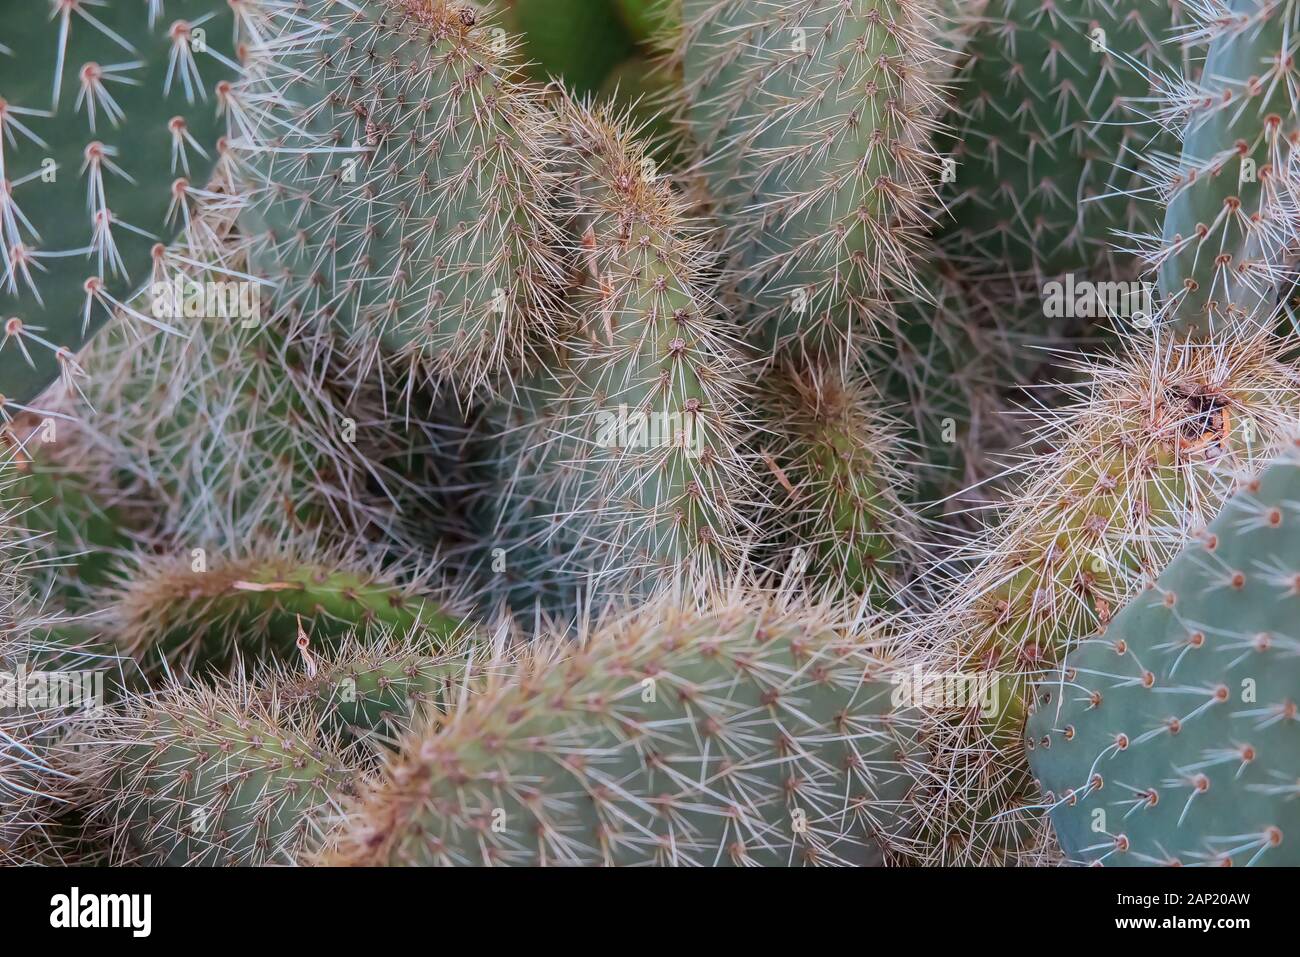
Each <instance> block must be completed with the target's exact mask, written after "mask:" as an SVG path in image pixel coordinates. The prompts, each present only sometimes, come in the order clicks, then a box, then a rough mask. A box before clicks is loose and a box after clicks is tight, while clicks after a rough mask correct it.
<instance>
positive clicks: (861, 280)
mask: <svg viewBox="0 0 1300 957" xmlns="http://www.w3.org/2000/svg"><path fill="white" fill-rule="evenodd" d="M939 19H940V18H939V16H938V14H937V11H936V10H935V9H934V8H933V6H932V5H931V4H930V3H929V2H928V0H864V2H863V3H860V4H839V3H821V2H818V0H797V2H795V3H792V4H781V3H774V2H768V0H727V2H722V3H719V2H715V0H685V2H684V4H683V12H682V21H683V28H682V33H681V44H680V48H679V50H678V51H677V52H676V53H675V54H674V59H673V61H670V62H680V64H681V68H682V70H683V75H684V83H685V100H686V103H685V107H684V122H685V124H686V127H687V129H688V131H689V132H690V134H691V135H692V136H693V137H694V139H695V141H696V144H697V146H698V150H699V160H698V166H699V168H700V170H701V171H702V172H703V174H704V176H705V178H706V179H707V181H708V184H709V186H710V187H711V189H712V193H713V199H714V200H715V201H716V203H717V204H718V207H719V213H720V216H721V218H722V219H723V221H724V223H725V225H726V227H727V236H726V248H725V258H726V261H727V265H728V271H729V274H730V276H731V277H732V279H733V280H734V282H735V284H736V285H737V287H738V288H737V290H736V298H737V301H738V302H739V303H741V304H742V305H743V306H744V308H745V309H746V312H747V318H746V329H747V330H748V331H749V333H750V338H751V340H752V341H754V342H755V343H756V344H758V345H759V346H761V347H765V348H769V349H772V350H774V351H778V352H779V351H781V350H782V349H783V348H785V347H786V346H788V345H791V344H798V345H799V346H800V347H801V348H804V349H806V350H808V351H810V352H814V353H827V354H830V355H836V354H845V353H846V352H851V350H852V349H853V348H854V347H855V344H856V343H859V342H861V341H863V340H864V339H865V334H866V332H868V331H869V330H870V328H871V326H872V324H873V323H874V321H875V320H876V318H877V317H878V316H879V315H880V314H882V313H885V312H887V311H888V305H889V301H890V298H891V294H890V289H891V287H892V286H899V287H901V288H904V289H907V290H909V291H910V292H917V291H919V290H920V286H919V284H918V283H916V282H915V281H914V277H915V272H916V268H915V253H916V252H917V250H918V248H919V245H920V240H921V239H922V237H923V233H924V230H925V228H926V227H927V225H928V222H927V219H928V217H930V216H932V215H933V214H932V212H931V210H930V209H929V208H928V207H929V206H930V205H932V204H933V202H934V193H935V184H936V183H937V181H938V178H939V177H938V172H939V157H938V156H937V155H936V154H935V153H934V151H933V149H932V147H931V146H930V143H929V140H930V138H931V136H932V134H933V133H934V131H935V130H936V128H937V126H938V123H939V114H940V112H941V110H942V107H943V95H942V94H943V91H942V89H941V88H940V87H939V86H938V85H937V84H936V82H935V77H936V75H939V74H941V73H942V72H943V70H942V69H941V68H940V66H939V64H940V63H942V62H943V61H944V60H945V58H946V57H947V53H946V51H945V50H944V49H943V48H942V47H941V46H940V45H939V43H938V39H939Z"/></svg>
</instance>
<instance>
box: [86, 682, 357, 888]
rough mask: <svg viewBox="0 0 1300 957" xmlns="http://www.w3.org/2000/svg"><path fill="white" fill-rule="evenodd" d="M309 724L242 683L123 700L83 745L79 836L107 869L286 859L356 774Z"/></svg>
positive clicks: (311, 835)
mask: <svg viewBox="0 0 1300 957" xmlns="http://www.w3.org/2000/svg"><path fill="white" fill-rule="evenodd" d="M313 718H314V715H313V713H312V712H310V711H306V710H304V709H301V708H295V707H293V706H288V705H286V706H281V705H279V703H277V702H271V703H266V702H263V701H261V700H260V699H259V697H258V695H257V694H256V691H255V689H254V688H253V687H252V686H250V685H249V684H247V683H246V682H243V681H235V682H233V683H229V684H222V685H218V686H216V687H211V688H204V687H198V688H182V687H179V686H171V687H167V688H165V689H163V690H160V691H157V692H154V693H152V694H150V695H147V696H140V697H136V698H134V699H132V700H130V701H129V702H127V703H126V705H124V706H123V708H122V709H120V710H119V711H118V712H117V713H115V714H114V715H113V717H112V719H111V720H109V721H105V722H102V723H99V724H96V726H95V727H94V728H93V733H92V736H91V737H90V739H89V740H88V741H87V742H86V743H85V744H84V745H83V746H82V749H81V757H82V759H83V760H84V761H85V762H87V766H86V767H84V768H82V769H81V771H80V774H79V775H78V776H79V778H80V779H81V786H82V787H83V788H84V790H85V792H86V793H85V794H84V795H83V796H82V798H81V805H82V807H84V808H85V809H86V812H87V816H88V826H87V831H88V833H89V834H91V835H93V836H95V837H96V838H99V839H101V840H104V841H105V842H107V843H108V844H109V846H110V847H111V849H112V854H111V860H112V861H113V862H114V863H117V864H127V863H131V864H144V865H152V866H178V865H199V866H214V865H226V866H240V865H245V866H246V865H260V864H272V863H292V862H293V860H294V859H295V858H296V857H297V856H298V855H299V854H300V853H301V852H302V850H303V849H304V848H305V847H307V846H308V845H310V844H311V842H312V841H313V840H314V839H315V837H316V835H317V834H318V829H319V822H320V821H321V820H323V819H324V818H326V817H327V816H328V815H329V813H331V809H332V808H334V807H336V806H337V803H338V799H339V796H340V795H342V794H344V793H346V791H347V789H348V788H349V787H350V786H351V782H352V779H353V775H354V768H355V766H354V765H353V764H352V762H351V758H350V756H349V754H348V753H347V751H346V749H344V748H342V747H340V746H339V745H338V743H337V742H335V741H333V740H330V739H328V738H325V737H323V736H322V735H320V734H319V732H317V731H315V730H313V729H314V721H313Z"/></svg>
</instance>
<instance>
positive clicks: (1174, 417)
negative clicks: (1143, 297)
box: [909, 333, 1300, 862]
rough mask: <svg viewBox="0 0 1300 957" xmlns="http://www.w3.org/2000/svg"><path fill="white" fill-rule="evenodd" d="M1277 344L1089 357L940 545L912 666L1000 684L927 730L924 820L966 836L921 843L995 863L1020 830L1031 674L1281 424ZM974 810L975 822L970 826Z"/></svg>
mask: <svg viewBox="0 0 1300 957" xmlns="http://www.w3.org/2000/svg"><path fill="white" fill-rule="evenodd" d="M1287 347H1288V346H1287V340H1277V339H1275V338H1273V337H1272V336H1270V335H1268V334H1264V333H1261V334H1259V335H1258V336H1256V337H1255V338H1253V339H1250V340H1245V341H1236V340H1228V341H1218V342H1212V343H1205V344H1195V345H1193V344H1183V345H1173V344H1172V343H1169V342H1165V343H1163V344H1162V345H1161V346H1158V347H1154V346H1153V345H1152V344H1151V343H1150V342H1149V341H1146V340H1137V341H1134V342H1133V343H1132V347H1131V351H1130V352H1129V353H1128V354H1127V355H1125V356H1122V357H1120V358H1118V359H1114V360H1104V359H1103V360H1093V362H1092V363H1091V365H1092V368H1091V369H1090V370H1088V377H1087V381H1085V382H1084V383H1083V384H1082V385H1080V386H1078V387H1075V390H1074V391H1075V392H1076V396H1077V401H1076V403H1075V407H1074V408H1069V407H1067V408H1064V409H1062V410H1058V411H1055V412H1052V413H1050V414H1048V415H1046V417H1045V418H1044V420H1043V422H1042V423H1041V426H1040V428H1039V438H1040V439H1042V440H1044V441H1045V442H1047V443H1050V444H1049V450H1048V451H1046V452H1043V453H1042V454H1037V455H1033V456H1031V457H1029V458H1027V459H1026V461H1025V463H1024V464H1023V465H1022V466H1021V467H1020V470H1019V471H1020V476H1021V478H1020V481H1019V482H1018V487H1015V488H1013V489H1012V490H1011V492H1010V494H1009V496H1008V500H1007V504H1006V505H1005V506H1003V507H1002V508H1001V509H1000V514H999V515H998V516H997V517H996V520H995V521H991V522H990V523H989V526H988V528H987V529H986V531H985V532H984V533H983V534H981V535H979V536H978V537H977V538H976V540H975V542H974V544H973V545H970V544H968V545H967V546H965V547H964V548H963V549H961V550H960V552H961V553H959V554H957V555H955V559H956V560H957V562H958V567H960V562H961V561H962V560H963V554H964V555H966V556H969V557H970V558H973V559H974V560H975V562H974V567H973V568H972V569H971V570H970V571H969V572H968V573H966V574H964V575H963V576H962V577H960V578H959V579H958V580H957V581H956V582H955V583H954V586H953V588H952V591H951V593H950V595H949V597H948V598H946V599H945V600H944V601H943V602H942V603H941V604H940V605H939V607H938V608H936V609H935V610H934V611H932V612H925V613H923V614H922V615H920V616H919V620H918V623H917V625H916V626H915V628H913V629H910V630H909V635H910V638H909V643H910V645H911V653H913V654H915V655H916V656H917V659H918V660H919V661H921V662H922V663H923V667H924V668H925V669H926V670H927V671H932V672H935V673H942V674H950V673H951V674H968V673H978V674H984V675H990V676H994V677H996V678H997V680H998V681H999V682H1000V683H1001V685H1002V689H1003V690H1002V698H1003V701H1002V706H1001V707H1000V709H999V713H998V714H997V715H993V716H991V717H990V716H978V715H976V716H971V715H967V716H950V718H951V720H945V721H941V722H939V725H938V727H937V728H936V732H935V741H936V744H935V749H936V753H937V754H938V758H937V766H939V767H940V768H941V770H938V771H937V772H936V773H937V774H938V775H939V776H940V777H945V776H946V777H948V781H947V786H945V787H943V788H940V789H938V790H937V791H936V793H935V795H934V798H933V802H932V803H931V804H929V805H928V806H927V807H926V809H925V811H924V812H923V816H925V817H927V818H929V819H930V820H931V821H932V822H933V823H934V827H935V828H936V831H937V832H942V831H946V830H955V831H958V832H962V831H964V832H965V834H964V838H963V840H962V841H961V842H960V843H959V844H957V845H956V846H949V845H947V844H942V843H940V842H936V843H935V845H934V846H935V847H936V848H937V849H939V850H940V851H941V853H942V854H943V855H945V859H949V860H959V861H965V862H971V861H984V860H989V859H994V860H996V859H997V858H998V855H1000V854H1002V853H1004V852H1006V851H1008V850H1009V849H1008V848H1007V847H1004V846H1001V844H1002V842H1005V841H1011V842H1013V843H1015V842H1020V841H1023V840H1026V839H1025V838H1024V834H1025V833H1026V831H1034V828H1033V827H1032V826H1030V825H1031V824H1032V822H1029V821H1028V818H1027V817H1026V816H1025V815H1015V814H1008V813H1007V812H1014V811H1017V810H1018V809H1019V808H1020V807H1021V806H1022V805H1024V804H1028V803H1032V784H1031V782H1030V781H1029V779H1028V774H1027V768H1026V766H1025V765H1024V761H1023V754H1022V751H1021V748H1020V735H1021V727H1022V724H1023V720H1024V716H1025V709H1026V706H1027V704H1028V699H1027V690H1026V686H1027V682H1028V681H1029V678H1030V676H1032V675H1035V674H1037V673H1038V672H1039V671H1040V670H1041V669H1042V667H1043V666H1044V663H1045V662H1056V661H1060V660H1061V657H1062V656H1063V655H1064V654H1065V653H1066V652H1067V650H1068V648H1069V647H1071V645H1072V644H1073V643H1074V642H1076V641H1079V640H1081V639H1082V638H1084V637H1086V636H1088V635H1090V634H1091V633H1092V632H1093V631H1094V630H1095V628H1096V627H1097V626H1098V625H1099V624H1104V623H1105V622H1106V621H1109V620H1110V618H1111V617H1112V616H1113V615H1114V614H1115V613H1116V612H1117V611H1118V610H1119V609H1120V608H1121V607H1123V605H1124V604H1125V602H1126V601H1127V600H1128V599H1129V598H1130V597H1131V595H1132V594H1133V592H1134V589H1135V588H1136V587H1137V585H1138V583H1139V582H1140V581H1141V580H1142V577H1143V576H1144V575H1148V576H1149V575H1153V574H1157V573H1158V572H1159V570H1160V569H1161V568H1163V567H1164V566H1165V565H1166V564H1167V563H1168V562H1169V560H1170V559H1171V558H1172V557H1173V555H1175V554H1176V553H1177V551H1178V549H1179V547H1180V546H1181V543H1182V542H1183V541H1185V540H1186V538H1187V536H1188V535H1190V534H1191V533H1192V531H1193V530H1195V529H1196V528H1199V527H1203V526H1204V525H1206V524H1208V522H1209V521H1211V520H1212V519H1213V518H1214V516H1215V515H1216V514H1217V512H1218V510H1219V508H1220V507H1221V506H1222V503H1223V502H1224V501H1225V499H1226V498H1227V497H1228V495H1230V494H1231V492H1232V490H1233V488H1234V483H1235V481H1236V479H1237V478H1238V477H1239V475H1240V474H1241V473H1242V471H1243V470H1248V469H1249V468H1250V467H1251V466H1252V463H1253V462H1254V461H1255V460H1256V459H1257V458H1258V457H1259V456H1261V455H1264V454H1266V453H1267V450H1268V449H1269V448H1271V447H1272V446H1273V445H1274V444H1275V443H1276V442H1277V441H1279V439H1280V438H1281V437H1283V436H1285V435H1288V434H1289V433H1290V430H1291V429H1292V428H1293V423H1294V421H1295V417H1296V415H1297V414H1298V412H1300V379H1297V377H1296V375H1295V372H1294V371H1293V370H1292V369H1291V368H1290V367H1289V366H1288V365H1287V364H1286V363H1284V362H1281V361H1279V360H1277V359H1275V358H1272V357H1273V356H1276V355H1279V354H1281V353H1283V352H1284V351H1285V350H1286V348H1287ZM955 796H957V797H956V799H955ZM975 813H977V814H979V815H980V816H981V817H982V818H984V820H983V821H981V822H976V823H973V824H972V823H971V821H970V817H971V815H972V814H975ZM954 822H964V823H963V824H961V825H954ZM1035 833H1037V832H1036V831H1035ZM1028 840H1030V841H1032V840H1033V838H1030V839H1028ZM1013 850H1016V851H1018V850H1023V851H1026V852H1027V853H1030V854H1031V855H1032V854H1036V853H1039V852H1041V847H1027V846H1023V847H1018V848H1016V849H1013Z"/></svg>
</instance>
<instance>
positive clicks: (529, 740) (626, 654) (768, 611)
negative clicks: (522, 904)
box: [320, 602, 921, 865]
mask: <svg viewBox="0 0 1300 957" xmlns="http://www.w3.org/2000/svg"><path fill="white" fill-rule="evenodd" d="M812 614H813V615H815V613H812ZM887 682H888V670H887V667H886V664H885V663H884V662H882V661H881V660H880V659H878V658H876V657H875V656H874V655H873V654H872V653H871V650H870V649H869V648H867V647H864V646H863V645H861V644H859V643H855V642H853V641H850V640H847V639H846V638H845V637H843V636H842V635H840V634H837V633H836V632H835V631H834V629H832V628H829V627H826V625H825V624H823V623H822V622H820V621H819V620H818V619H817V618H815V617H812V616H805V617H798V616H796V615H794V614H792V613H789V612H785V611H782V610H781V609H778V608H773V607H762V606H761V605H754V604H752V603H742V602H735V603H732V604H730V605H724V606H722V607H721V608H719V609H717V610H715V611H712V612H710V613H708V614H704V615H701V616H696V615H692V614H681V613H680V612H678V613H674V612H673V611H672V609H671V607H670V606H668V605H663V606H655V605H651V606H648V607H647V608H646V609H644V610H643V611H642V613H641V614H640V615H638V616H633V617H630V618H628V620H626V621H622V622H618V623H616V624H615V625H614V626H613V627H612V628H608V629H606V630H601V631H599V632H597V633H595V634H593V635H592V637H591V640H590V641H588V642H586V643H585V644H583V645H581V646H578V647H576V648H575V647H573V646H571V645H568V644H559V645H556V644H549V643H547V644H542V645H540V646H538V647H536V648H534V649H532V650H531V651H530V652H529V654H528V656H527V658H526V659H525V660H524V661H522V662H520V663H519V664H518V665H517V666H516V667H515V668H513V669H511V670H510V673H509V674H507V675H504V676H497V677H493V678H490V679H489V680H488V682H487V683H486V684H485V685H483V686H482V687H481V690H480V693H479V694H478V695H477V696H476V697H475V698H474V699H473V700H472V701H470V702H469V703H467V704H465V705H462V706H461V707H460V708H458V709H457V710H456V711H454V712H453V714H452V715H451V716H450V717H448V718H443V717H441V716H435V717H434V718H433V719H431V720H430V721H429V722H428V723H427V724H426V725H425V726H423V727H417V729H416V730H415V731H414V732H413V733H411V734H409V735H407V736H406V737H404V738H403V739H402V740H401V741H400V742H399V745H398V750H397V752H396V754H395V755H394V756H393V757H392V758H391V760H389V761H388V762H387V764H386V767H385V769H384V772H383V774H382V775H381V776H380V777H378V778H377V779H375V780H373V781H372V782H370V783H368V784H367V785H366V788H365V791H364V793H363V794H362V795H361V796H360V797H359V799H358V801H357V802H356V805H355V806H354V807H350V808H349V810H348V813H347V815H346V816H345V817H344V818H343V820H342V821H341V823H340V825H339V827H338V829H337V830H336V832H335V833H333V834H332V835H331V837H330V838H329V840H328V841H327V842H326V845H325V850H324V853H323V854H322V855H321V856H320V860H321V861H323V862H324V863H326V864H334V865H338V864H347V865H380V864H385V865H445V864H465V865H493V864H532V865H543V864H558V865H573V864H601V863H604V864H638V863H639V864H653V863H658V864H745V863H751V864H752V863H765V864H773V865H789V864H809V863H823V864H833V863H850V862H852V863H870V862H875V861H879V859H880V855H881V840H882V838H884V839H886V842H888V839H887V837H886V836H887V835H893V834H896V833H897V832H898V830H899V828H900V817H899V815H900V812H901V811H902V810H903V805H902V802H903V800H904V798H905V797H906V794H907V792H908V790H909V789H910V787H911V786H912V783H913V776H912V775H913V773H914V763H915V761H916V760H918V759H919V758H920V756H921V750H920V747H919V745H918V744H917V743H916V742H915V741H914V740H913V739H912V736H911V728H912V719H911V718H910V717H909V716H908V715H906V714H905V713H898V714H891V707H890V703H889V702H890V698H891V695H892V691H891V687H890V685H889V684H888V683H887ZM575 795H577V796H580V797H579V799H578V800H575V799H574V797H575Z"/></svg>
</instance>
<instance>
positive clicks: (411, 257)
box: [231, 0, 564, 396]
mask: <svg viewBox="0 0 1300 957" xmlns="http://www.w3.org/2000/svg"><path fill="white" fill-rule="evenodd" d="M267 19H268V23H267V26H266V30H265V33H264V35H263V37H262V38H261V40H260V42H258V43H256V44H254V45H253V46H252V47H251V48H250V53H249V56H250V65H249V68H248V71H247V73H246V75H245V78H244V79H243V80H242V81H241V83H240V84H238V85H237V88H236V95H237V96H238V98H239V99H240V101H241V103H242V105H243V112H242V114H241V119H242V120H243V126H242V127H241V129H240V131H239V135H238V136H236V137H235V138H234V139H232V141H231V148H232V150H233V152H234V154H235V157H236V158H237V160H238V162H239V163H240V166H241V173H240V180H239V185H240V188H241V190H242V193H243V198H244V202H245V203H246V204H247V205H248V206H249V209H248V210H247V211H246V213H245V216H244V224H245V226H246V228H247V229H248V230H249V231H250V232H251V233H252V234H253V235H252V240H253V241H252V246H253V253H252V255H253V261H254V263H255V265H256V266H257V267H258V268H259V269H261V270H262V271H264V272H265V273H267V274H270V275H274V276H276V277H277V278H278V279H279V281H280V282H281V285H282V287H283V289H284V290H285V293H286V294H287V295H288V296H289V297H290V299H291V300H292V302H293V303H294V305H295V307H296V308H297V309H298V310H300V311H301V312H302V313H303V314H304V315H306V316H308V317H310V318H312V319H313V320H320V321H323V322H326V323H333V324H335V325H336V326H337V327H338V328H340V329H341V330H342V331H343V333H344V334H345V335H346V336H347V337H348V338H349V340H350V344H351V349H352V350H353V351H355V352H358V353H363V354H364V355H363V358H364V359H366V360H367V361H369V362H370V363H372V364H373V363H392V364H393V365H394V366H395V367H397V368H399V369H401V368H409V367H411V366H415V367H417V368H419V369H421V370H422V371H423V372H424V373H425V375H426V376H427V377H429V378H430V380H431V381H434V382H444V381H445V382H449V383H451V384H452V385H453V386H454V387H455V391H456V392H458V393H459V394H462V395H465V396H469V395H473V394H476V393H481V392H484V391H485V390H486V389H487V388H488V387H489V386H492V385H494V384H495V383H497V382H499V381H500V380H502V379H505V378H507V377H509V376H511V375H513V374H517V373H518V371H519V370H520V369H521V368H528V367H531V366H532V365H533V364H534V361H535V358H536V355H535V353H536V350H537V349H538V347H539V345H540V344H542V343H544V342H545V341H546V339H547V337H549V336H551V335H554V333H555V331H556V329H557V327H558V324H559V323H558V320H557V316H559V315H560V314H561V312H560V304H559V299H558V292H559V288H560V286H561V285H562V283H563V279H564V276H563V270H562V262H561V258H560V256H559V253H558V250H559V249H560V248H561V246H562V242H561V238H560V231H559V228H558V225H557V223H556V220H555V217H554V216H553V215H552V211H551V208H550V204H551V202H552V194H553V192H554V190H555V188H556V186H557V184H556V182H555V178H554V176H553V174H552V172H551V170H550V163H551V156H550V155H549V150H548V147H549V145H550V144H551V143H552V142H553V140H554V137H555V128H554V120H553V117H552V115H551V114H550V113H549V112H548V111H546V110H545V109H543V107H542V103H541V100H540V91H539V90H538V89H537V88H535V87H533V86H530V85H529V84H528V83H527V82H526V81H525V80H524V79H523V78H522V77H521V76H520V75H519V72H518V60H517V57H516V55H515V49H514V42H513V41H511V40H510V39H509V38H508V37H507V35H506V33H505V31H504V30H502V29H500V28H499V27H495V26H493V25H492V24H491V22H490V19H489V17H488V14H487V13H486V12H484V11H482V10H479V9H478V8H477V7H476V6H475V5H474V4H471V3H468V2H449V0H429V2H415V0H384V2H380V0H375V2H366V3H360V4H347V5H343V4H336V3H332V2H327V0H312V2H311V3H308V4H306V5H305V6H304V7H302V8H301V9H299V8H296V7H288V6H285V7H283V8H277V9H275V10H273V11H271V12H270V13H269V15H268V18H267ZM377 347H380V348H382V350H383V354H382V355H381V354H380V353H379V352H377V351H376V348H377Z"/></svg>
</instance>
